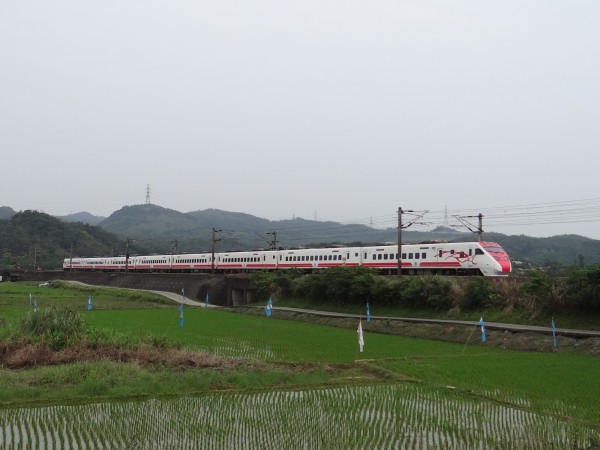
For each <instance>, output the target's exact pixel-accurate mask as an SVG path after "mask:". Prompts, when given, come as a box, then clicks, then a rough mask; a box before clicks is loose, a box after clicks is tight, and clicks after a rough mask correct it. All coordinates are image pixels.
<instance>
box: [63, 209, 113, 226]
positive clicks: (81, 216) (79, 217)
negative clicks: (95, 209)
mask: <svg viewBox="0 0 600 450" xmlns="http://www.w3.org/2000/svg"><path fill="white" fill-rule="evenodd" d="M56 217H57V219H60V220H62V221H64V222H81V223H87V224H88V225H98V224H99V223H100V222H102V221H103V220H104V219H106V217H100V216H94V215H93V214H90V213H89V212H87V211H84V212H79V213H75V214H69V215H66V216H56Z"/></svg>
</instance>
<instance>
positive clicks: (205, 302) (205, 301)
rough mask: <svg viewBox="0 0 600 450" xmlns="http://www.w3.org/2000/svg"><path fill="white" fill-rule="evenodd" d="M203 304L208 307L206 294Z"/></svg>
mask: <svg viewBox="0 0 600 450" xmlns="http://www.w3.org/2000/svg"><path fill="white" fill-rule="evenodd" d="M204 304H205V305H206V306H208V292H207V293H206V298H205V299H204Z"/></svg>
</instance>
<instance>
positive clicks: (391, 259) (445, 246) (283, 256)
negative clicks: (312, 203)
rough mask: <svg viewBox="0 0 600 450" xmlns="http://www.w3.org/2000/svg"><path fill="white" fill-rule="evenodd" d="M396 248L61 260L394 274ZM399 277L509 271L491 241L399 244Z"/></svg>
mask: <svg viewBox="0 0 600 450" xmlns="http://www.w3.org/2000/svg"><path fill="white" fill-rule="evenodd" d="M397 252H398V246H397V245H379V246H374V247H341V248H310V249H296V250H264V251H263V250H260V251H247V252H221V253H215V254H214V260H213V255H212V254H211V253H197V254H178V255H151V256H132V257H130V258H126V257H125V256H117V257H104V258H66V259H65V260H64V262H63V270H66V271H105V272H120V271H121V272H122V271H130V272H181V273H183V272H211V271H214V272H218V273H235V272H252V271H257V270H277V269H300V270H304V271H306V272H312V271H315V270H319V269H326V268H329V267H351V266H364V267H371V268H373V269H377V270H379V271H381V272H382V273H385V274H395V273H397V270H398V253H397ZM401 263H402V273H403V274H409V275H419V274H441V275H484V276H502V275H508V274H509V273H510V272H511V269H512V267H511V262H510V258H509V256H508V254H507V253H506V251H505V250H504V249H503V248H502V247H501V246H500V245H498V244H496V243H494V242H456V243H435V244H406V245H402V255H401Z"/></svg>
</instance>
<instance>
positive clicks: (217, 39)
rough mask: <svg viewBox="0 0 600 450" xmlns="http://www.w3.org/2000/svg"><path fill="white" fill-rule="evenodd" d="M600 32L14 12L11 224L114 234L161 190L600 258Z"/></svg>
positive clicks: (494, 18) (540, 24) (340, 16)
mask: <svg viewBox="0 0 600 450" xmlns="http://www.w3.org/2000/svg"><path fill="white" fill-rule="evenodd" d="M599 23H600V2H597V1H591V0H582V1H579V2H575V3H572V2H561V1H556V0H532V1H529V2H518V1H514V0H508V1H504V2H496V3H494V2H479V1H475V0H456V1H454V2H449V3H442V2H434V1H430V0H400V1H397V2H388V1H381V0H374V1H373V2H359V1H355V0H350V1H340V0H331V1H327V2H320V1H313V0H307V1H304V2H292V3H290V2H287V3H282V2H278V1H274V0H245V1H240V0H224V1H221V2H206V1H202V0H200V1H194V2H192V1H189V0H183V1H179V2H168V1H165V0H145V1H140V0H132V1H129V2H117V1H115V0H106V1H103V2H73V1H70V0H56V1H53V2H47V1H42V0H30V1H27V2H23V1H20V0H4V1H2V2H1V4H0V58H1V59H2V62H3V70H2V71H0V97H1V98H2V102H0V148H2V155H3V159H2V169H3V170H2V177H1V178H0V204H4V205H7V206H11V207H12V208H13V209H17V210H24V209H34V210H40V211H45V212H48V213H50V214H52V215H67V214H72V213H76V212H80V211H88V212H90V213H92V214H94V215H100V216H107V215H109V214H110V213H112V212H114V211H116V210H118V209H120V208H121V207H122V206H123V205H134V204H143V203H144V202H145V198H146V187H147V185H150V197H151V199H150V201H151V202H152V203H155V204H158V205H164V207H168V208H171V209H175V210H177V211H180V212H189V211H194V210H204V209H208V208H215V209H222V210H225V211H237V212H244V213H247V214H252V215H255V216H257V217H263V218H267V219H269V220H281V219H290V218H292V217H303V218H307V219H315V218H316V219H317V220H331V221H335V222H340V223H363V224H370V223H374V224H375V225H376V226H378V227H380V226H383V227H385V226H392V227H394V226H395V222H396V220H397V219H396V211H397V208H398V207H402V208H404V209H405V210H415V211H419V212H420V213H421V212H423V211H429V212H428V213H427V214H425V215H423V218H422V220H418V221H417V222H416V223H415V225H414V228H417V229H418V228H420V227H426V228H432V227H434V226H436V225H440V224H444V223H453V222H455V221H456V218H455V216H459V217H470V220H473V217H472V216H476V215H477V214H479V213H481V214H483V215H484V230H486V231H495V232H500V233H504V234H527V235H530V236H540V237H541V236H551V235H560V234H579V235H583V236H588V237H593V238H596V239H600V193H599V189H598V187H599V185H598V176H597V167H599V166H600V151H598V144H599V142H600V127H599V126H598V124H599V123H600V108H598V105H599V104H600V58H598V55H599V54H600V27H598V24H599ZM420 213H417V215H418V214H420ZM416 217H417V216H412V218H413V219H416ZM408 219H411V215H410V214H407V220H408ZM474 220H476V219H474Z"/></svg>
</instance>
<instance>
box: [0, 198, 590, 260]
mask: <svg viewBox="0 0 600 450" xmlns="http://www.w3.org/2000/svg"><path fill="white" fill-rule="evenodd" d="M6 216H8V218H5V219H2V217H6ZM68 217H69V219H71V220H76V222H69V221H66V219H65V218H62V220H59V219H58V218H55V217H52V216H48V215H47V214H43V213H38V212H35V211H24V212H19V213H15V212H14V211H13V210H12V209H11V208H9V207H1V208H0V265H2V264H4V265H7V264H8V265H10V264H11V261H16V262H18V263H20V264H26V263H27V264H30V263H31V261H32V260H33V258H34V255H36V256H35V257H37V258H38V260H40V259H39V258H42V259H43V258H45V259H46V261H47V264H51V265H53V264H59V262H60V260H61V259H62V258H64V257H66V256H68V255H69V254H71V253H70V252H71V245H72V246H73V253H72V254H73V255H75V256H101V255H111V254H114V255H117V254H121V255H122V254H124V253H125V247H126V244H125V243H126V241H128V248H129V251H130V252H131V254H148V253H170V252H178V253H199V252H209V251H211V250H212V248H213V247H214V248H215V250H216V251H219V252H223V251H236V250H256V249H261V248H262V249H264V248H270V247H271V246H272V245H276V246H277V247H281V248H297V247H309V246H310V247H313V246H331V245H357V246H358V245H377V244H382V243H391V244H394V243H396V242H397V239H398V232H397V230H396V228H388V229H385V230H381V229H375V228H371V227H368V226H365V225H352V224H350V225H345V224H341V223H338V222H319V221H315V220H306V219H302V218H296V219H292V220H280V221H270V220H267V219H262V218H259V217H255V216H252V215H250V214H245V213H239V212H228V211H221V210H218V209H207V210H203V211H193V212H189V213H181V212H179V211H175V210H172V209H168V208H163V207H161V206H157V205H151V204H145V205H134V206H125V207H123V208H121V209H120V210H118V211H115V212H114V213H113V214H111V215H110V216H109V217H107V218H106V219H104V220H102V221H101V222H100V223H99V224H98V226H93V225H89V224H87V223H89V221H90V219H91V220H93V218H94V217H95V216H92V215H91V214H89V213H79V214H73V215H70V216H68ZM86 222H87V223H86ZM476 239H477V236H476V235H474V234H473V233H470V232H461V231H457V230H454V229H452V228H448V227H437V228H435V229H433V230H431V231H428V232H418V231H410V230H409V229H405V230H403V231H402V242H403V243H406V244H408V243H421V242H423V243H424V242H440V241H446V242H459V241H475V240H476ZM484 239H485V240H486V241H493V242H498V243H499V244H500V245H502V246H503V247H504V248H505V249H506V250H507V251H508V253H509V255H510V256H511V259H512V260H513V261H514V267H515V269H518V268H520V267H546V268H550V269H551V268H552V267H560V266H572V265H590V264H598V263H600V241H599V240H594V239H589V238H586V237H583V236H577V235H563V236H554V237H550V238H534V237H529V236H524V235H518V236H508V235H504V234H500V233H485V234H484ZM52 267H54V266H52Z"/></svg>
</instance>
